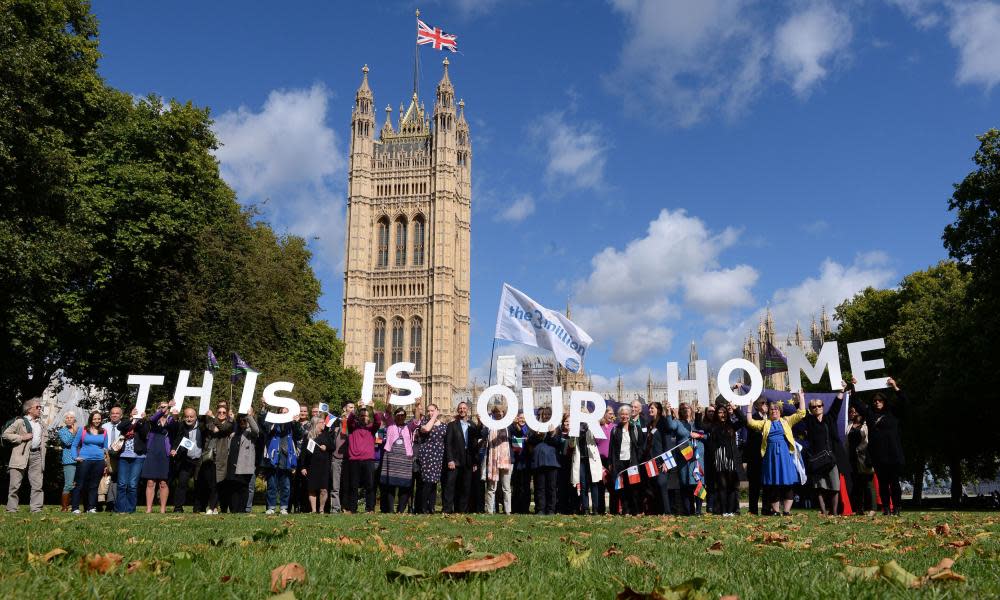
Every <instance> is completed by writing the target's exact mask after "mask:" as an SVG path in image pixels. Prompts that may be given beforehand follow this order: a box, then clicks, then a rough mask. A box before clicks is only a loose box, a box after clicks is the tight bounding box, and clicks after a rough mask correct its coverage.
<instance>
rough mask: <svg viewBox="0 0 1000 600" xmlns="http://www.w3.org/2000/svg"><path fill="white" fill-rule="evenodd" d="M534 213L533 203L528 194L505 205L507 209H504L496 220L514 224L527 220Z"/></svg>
mask: <svg viewBox="0 0 1000 600" xmlns="http://www.w3.org/2000/svg"><path fill="white" fill-rule="evenodd" d="M534 212H535V201H534V199H532V197H531V196H530V195H529V194H525V195H523V196H521V197H520V198H518V199H517V200H515V201H514V202H511V203H510V204H509V205H507V207H506V208H504V210H503V211H502V212H501V213H500V214H499V215H498V216H497V220H499V221H509V222H512V223H516V222H518V221H523V220H524V219H526V218H528V217H529V216H531V215H532V214H533V213H534Z"/></svg>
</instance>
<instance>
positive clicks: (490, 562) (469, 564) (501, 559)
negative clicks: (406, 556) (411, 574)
mask: <svg viewBox="0 0 1000 600" xmlns="http://www.w3.org/2000/svg"><path fill="white" fill-rule="evenodd" d="M516 561H517V557H516V556H514V554H513V553H511V552H504V553H503V554H501V555H499V556H494V555H492V554H487V555H486V556H485V557H483V558H470V559H469V560H463V561H460V562H457V563H455V564H453V565H448V566H447V567H445V568H443V569H441V571H439V572H440V573H441V574H443V575H465V574H467V573H485V572H488V571H496V570H497V569H502V568H504V567H509V566H510V565H512V564H514V562H516Z"/></svg>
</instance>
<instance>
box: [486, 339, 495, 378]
mask: <svg viewBox="0 0 1000 600" xmlns="http://www.w3.org/2000/svg"><path fill="white" fill-rule="evenodd" d="M496 351H497V339H496V338H493V349H492V350H490V376H489V379H488V380H487V384H486V387H490V386H491V385H493V355H494V354H496Z"/></svg>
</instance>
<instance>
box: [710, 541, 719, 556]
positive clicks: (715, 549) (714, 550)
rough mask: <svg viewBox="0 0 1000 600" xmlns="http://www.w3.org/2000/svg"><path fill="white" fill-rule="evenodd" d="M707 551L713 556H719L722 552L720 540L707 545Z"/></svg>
mask: <svg viewBox="0 0 1000 600" xmlns="http://www.w3.org/2000/svg"><path fill="white" fill-rule="evenodd" d="M708 553H709V554H714V555H715V556H719V555H720V554H722V542H715V543H713V544H712V545H711V546H709V547H708Z"/></svg>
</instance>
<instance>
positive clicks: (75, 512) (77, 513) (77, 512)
mask: <svg viewBox="0 0 1000 600" xmlns="http://www.w3.org/2000/svg"><path fill="white" fill-rule="evenodd" d="M73 514H74V515H79V514H83V513H82V512H81V511H80V509H79V508H78V509H76V510H74V511H73Z"/></svg>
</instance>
